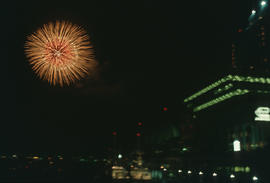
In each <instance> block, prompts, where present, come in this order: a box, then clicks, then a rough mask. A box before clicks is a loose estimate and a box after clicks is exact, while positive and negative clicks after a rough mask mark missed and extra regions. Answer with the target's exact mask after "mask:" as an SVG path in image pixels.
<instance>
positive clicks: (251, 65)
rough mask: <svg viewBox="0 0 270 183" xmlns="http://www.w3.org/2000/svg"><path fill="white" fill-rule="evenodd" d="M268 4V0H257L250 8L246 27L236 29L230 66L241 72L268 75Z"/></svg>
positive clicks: (269, 29)
mask: <svg viewBox="0 0 270 183" xmlns="http://www.w3.org/2000/svg"><path fill="white" fill-rule="evenodd" d="M269 5H270V2H269V1H266V0H260V1H258V2H257V3H256V4H255V5H254V7H252V9H251V12H250V16H249V17H248V24H247V25H246V27H245V28H243V29H238V30H237V31H236V36H235V38H234V42H233V44H232V67H233V68H238V69H239V71H240V73H241V74H255V75H257V74H259V75H264V74H267V75H269V71H270V50H269V49H270V17H269V14H270V13H269V9H268V6H269Z"/></svg>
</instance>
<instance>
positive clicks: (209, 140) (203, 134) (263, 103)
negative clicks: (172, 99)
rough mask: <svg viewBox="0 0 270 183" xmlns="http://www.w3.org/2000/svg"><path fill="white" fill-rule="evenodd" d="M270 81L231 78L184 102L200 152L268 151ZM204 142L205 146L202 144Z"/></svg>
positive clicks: (266, 79)
mask: <svg viewBox="0 0 270 183" xmlns="http://www.w3.org/2000/svg"><path fill="white" fill-rule="evenodd" d="M269 101H270V78H266V77H252V76H240V75H227V76H225V77H223V78H221V79H220V80H218V81H215V82H213V83H212V84H210V85H209V86H207V87H205V88H203V89H201V90H199V91H198V92H196V93H194V94H193V95H191V96H189V97H187V98H185V99H184V105H185V106H186V109H187V113H188V114H189V115H190V119H191V123H192V124H193V125H194V126H196V127H197V128H198V129H200V130H199V132H198V133H199V134H198V139H197V145H196V146H197V147H198V149H197V150H198V151H203V150H205V151H209V150H211V151H217V152H227V151H233V150H234V148H235V147H234V142H235V141H236V140H237V141H239V142H240V149H241V151H252V150H256V149H260V148H264V147H265V146H267V145H268V142H269V141H270V139H269V138H270V136H269V135H268V134H270V133H269V132H270V113H269V112H270V102H269ZM202 142H203V143H202Z"/></svg>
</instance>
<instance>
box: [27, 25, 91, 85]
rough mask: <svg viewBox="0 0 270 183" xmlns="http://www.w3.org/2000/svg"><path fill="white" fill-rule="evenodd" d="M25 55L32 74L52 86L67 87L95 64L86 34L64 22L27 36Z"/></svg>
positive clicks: (77, 27) (84, 75) (46, 26)
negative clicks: (32, 71)
mask: <svg viewBox="0 0 270 183" xmlns="http://www.w3.org/2000/svg"><path fill="white" fill-rule="evenodd" d="M25 53H26V57H27V58H28V59H29V63H30V64H31V66H32V69H33V70H34V72H35V73H36V74H37V75H38V76H39V77H40V78H41V79H44V80H47V81H48V82H49V83H50V84H52V85H60V86H63V85H65V84H66V85H70V84H71V83H74V82H76V81H78V80H80V79H82V78H84V77H86V76H87V75H88V74H89V71H90V69H91V68H93V66H94V64H95V60H94V53H93V49H92V46H91V43H90V41H89V36H88V35H87V34H86V31H85V30H83V29H82V28H81V27H79V26H77V25H73V24H71V23H69V22H66V21H61V22H60V21H56V22H55V23H49V24H45V25H43V27H42V28H39V29H38V30H37V31H36V32H35V33H33V34H32V35H30V36H28V37H27V41H26V43H25Z"/></svg>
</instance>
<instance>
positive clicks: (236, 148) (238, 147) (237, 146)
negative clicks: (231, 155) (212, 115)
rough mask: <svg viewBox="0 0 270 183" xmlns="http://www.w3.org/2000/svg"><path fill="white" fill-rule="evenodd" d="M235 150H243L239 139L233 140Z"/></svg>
mask: <svg viewBox="0 0 270 183" xmlns="http://www.w3.org/2000/svg"><path fill="white" fill-rule="evenodd" d="M233 151H234V152H238V151H241V144H240V141H239V140H235V141H233Z"/></svg>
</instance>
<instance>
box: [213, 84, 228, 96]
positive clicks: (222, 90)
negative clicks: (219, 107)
mask: <svg viewBox="0 0 270 183" xmlns="http://www.w3.org/2000/svg"><path fill="white" fill-rule="evenodd" d="M232 87H233V84H232V83H229V84H227V85H226V86H224V87H223V88H219V89H217V90H216V91H215V92H214V93H215V95H216V94H219V93H221V92H224V91H226V90H229V89H230V88H232Z"/></svg>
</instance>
